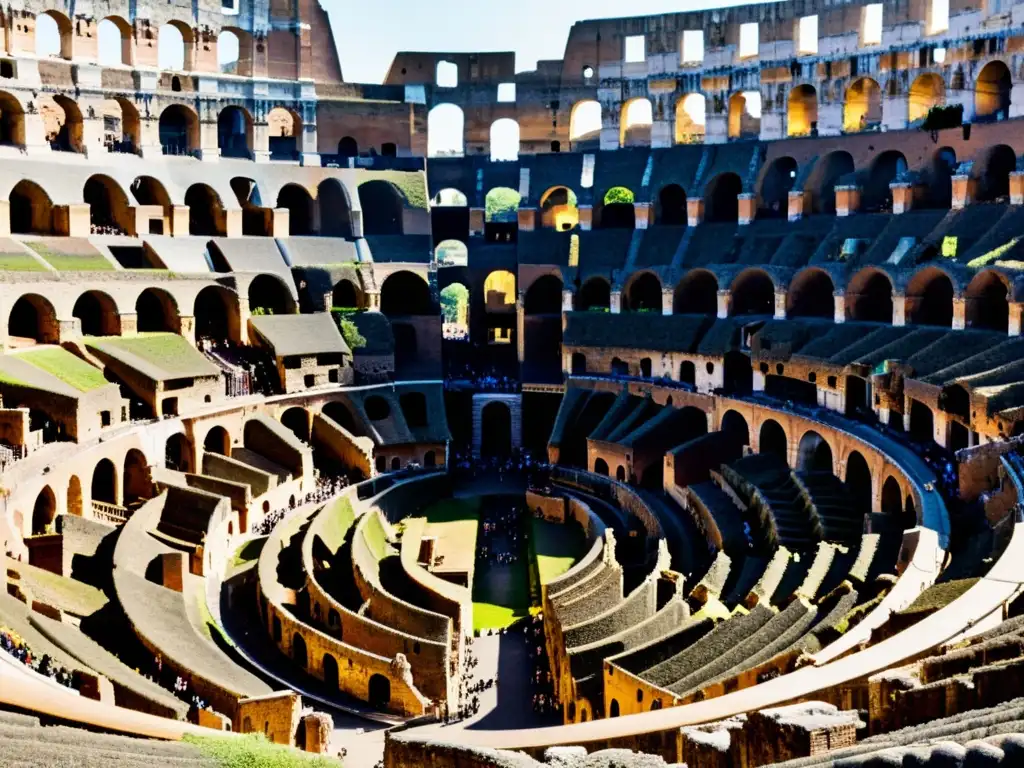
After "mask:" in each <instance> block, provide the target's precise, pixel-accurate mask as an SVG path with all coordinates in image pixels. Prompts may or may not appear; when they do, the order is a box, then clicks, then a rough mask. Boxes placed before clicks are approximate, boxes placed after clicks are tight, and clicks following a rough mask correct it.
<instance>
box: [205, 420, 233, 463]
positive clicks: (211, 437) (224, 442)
mask: <svg viewBox="0 0 1024 768" xmlns="http://www.w3.org/2000/svg"><path fill="white" fill-rule="evenodd" d="M203 452H204V453H216V454H220V455H221V456H230V455H231V436H230V435H229V434H228V431H227V430H226V429H224V427H212V428H211V429H210V431H209V432H207V433H206V437H204V438H203Z"/></svg>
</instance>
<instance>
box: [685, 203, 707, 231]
mask: <svg viewBox="0 0 1024 768" xmlns="http://www.w3.org/2000/svg"><path fill="white" fill-rule="evenodd" d="M702 221H704V198H703V197H690V198H687V200H686V223H687V225H688V226H691V227H696V226H697V225H698V224H700V223H701V222H702Z"/></svg>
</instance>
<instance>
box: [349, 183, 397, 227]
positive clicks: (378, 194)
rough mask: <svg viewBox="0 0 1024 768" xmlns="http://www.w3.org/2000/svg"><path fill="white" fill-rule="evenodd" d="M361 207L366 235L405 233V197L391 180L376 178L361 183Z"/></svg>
mask: <svg viewBox="0 0 1024 768" xmlns="http://www.w3.org/2000/svg"><path fill="white" fill-rule="evenodd" d="M359 207H360V208H361V209H362V211H363V234H364V235H400V234H402V233H403V231H404V225H403V222H402V219H403V212H404V210H405V204H404V198H403V197H402V193H401V192H400V191H399V190H398V188H397V187H396V186H395V185H394V184H392V183H391V182H389V181H384V180H382V179H375V180H373V181H364V182H363V183H362V184H360V185H359Z"/></svg>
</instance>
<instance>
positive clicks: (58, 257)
mask: <svg viewBox="0 0 1024 768" xmlns="http://www.w3.org/2000/svg"><path fill="white" fill-rule="evenodd" d="M25 244H26V245H27V246H28V247H29V248H31V249H32V250H33V251H35V252H36V253H38V254H39V256H40V257H41V258H43V259H44V260H45V261H46V262H47V263H48V264H49V265H50V266H51V267H53V268H54V269H56V270H59V271H61V272H105V271H110V270H113V269H114V265H113V264H111V263H110V262H109V261H107V260H106V259H105V258H104V257H103V254H101V253H99V252H98V251H97V252H95V253H58V252H57V251H53V250H51V249H50V248H49V246H47V245H46V244H45V243H41V242H38V241H35V240H31V241H29V242H27V243H25Z"/></svg>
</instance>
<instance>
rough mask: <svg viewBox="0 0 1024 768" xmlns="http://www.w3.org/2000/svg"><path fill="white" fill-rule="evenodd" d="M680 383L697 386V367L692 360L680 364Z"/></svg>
mask: <svg viewBox="0 0 1024 768" xmlns="http://www.w3.org/2000/svg"><path fill="white" fill-rule="evenodd" d="M679 383H680V384H689V385H690V386H691V387H693V386H696V385H697V366H696V364H694V362H693V361H692V360H683V362H681V363H680V364H679Z"/></svg>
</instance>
